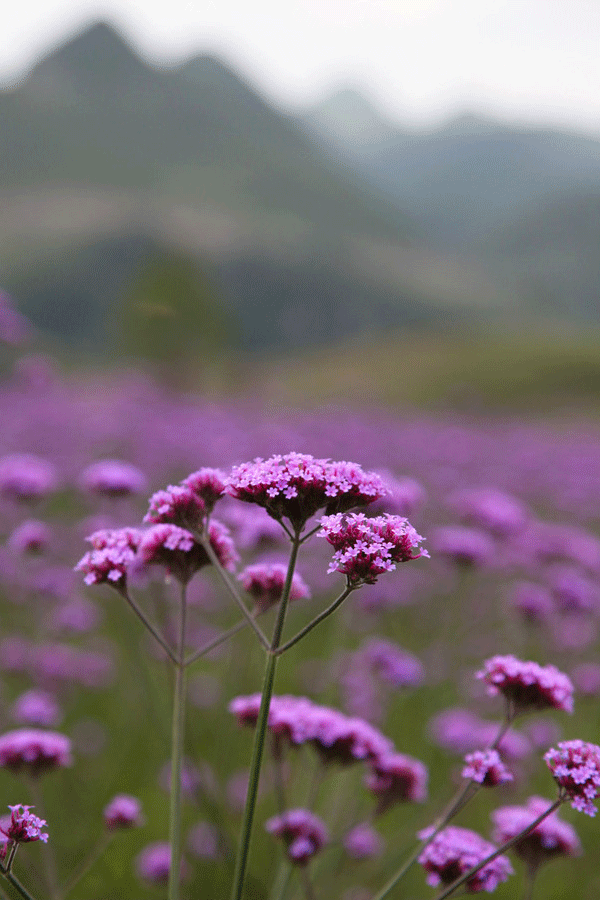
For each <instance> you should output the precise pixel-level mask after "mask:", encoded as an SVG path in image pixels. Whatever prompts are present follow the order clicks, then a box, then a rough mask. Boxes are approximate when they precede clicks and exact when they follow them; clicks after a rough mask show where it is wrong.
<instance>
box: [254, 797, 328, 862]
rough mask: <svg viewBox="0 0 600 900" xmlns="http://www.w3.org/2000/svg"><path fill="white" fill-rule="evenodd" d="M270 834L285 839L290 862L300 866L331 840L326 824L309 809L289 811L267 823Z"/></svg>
mask: <svg viewBox="0 0 600 900" xmlns="http://www.w3.org/2000/svg"><path fill="white" fill-rule="evenodd" d="M265 828H266V830H267V831H268V832H269V833H270V834H274V835H275V836H276V837H280V838H283V840H284V841H285V843H286V845H287V854H288V856H289V858H290V860H291V861H292V862H294V863H296V864H297V865H299V866H303V865H306V863H307V862H308V861H309V860H310V859H311V858H312V857H313V856H314V855H315V853H318V852H319V850H322V849H323V847H324V846H325V845H326V843H327V841H328V840H329V837H328V834H327V828H326V827H325V823H324V822H323V821H322V819H320V818H319V817H318V816H316V815H315V814H314V813H312V812H310V811H309V810H307V809H289V810H287V812H284V813H282V814H281V815H280V816H273V818H272V819H269V820H268V821H267V822H266V823H265Z"/></svg>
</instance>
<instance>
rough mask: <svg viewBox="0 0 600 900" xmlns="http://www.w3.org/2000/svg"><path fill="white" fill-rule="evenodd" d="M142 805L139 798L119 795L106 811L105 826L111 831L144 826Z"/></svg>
mask: <svg viewBox="0 0 600 900" xmlns="http://www.w3.org/2000/svg"><path fill="white" fill-rule="evenodd" d="M143 821H144V818H143V816H142V805H141V803H140V801H139V800H138V798H137V797H131V796H130V795H129V794H117V796H116V797H113V799H112V800H111V801H110V803H109V804H108V806H106V807H105V809H104V824H105V825H106V827H107V828H108V830H109V831H117V830H118V829H120V828H134V827H137V826H139V825H142V824H143Z"/></svg>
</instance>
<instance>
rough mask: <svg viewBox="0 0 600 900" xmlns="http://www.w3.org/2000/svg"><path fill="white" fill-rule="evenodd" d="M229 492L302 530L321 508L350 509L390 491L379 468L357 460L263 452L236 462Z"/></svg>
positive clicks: (337, 510) (228, 480)
mask: <svg viewBox="0 0 600 900" xmlns="http://www.w3.org/2000/svg"><path fill="white" fill-rule="evenodd" d="M225 483H226V491H227V493H228V494H231V496H232V497H235V498H237V499H238V500H244V501H246V502H248V503H256V504H258V505H259V506H262V507H264V508H265V509H266V510H267V512H268V513H269V515H271V516H272V517H273V518H274V519H278V520H281V519H288V520H289V522H290V524H291V525H292V528H294V529H298V530H301V529H302V528H303V527H304V525H305V524H306V522H307V521H308V519H310V518H311V516H314V515H315V513H316V512H318V511H319V510H320V509H324V510H325V512H326V513H337V512H345V511H346V510H348V509H352V508H353V507H355V506H365V505H366V504H368V503H371V502H372V501H373V500H378V499H380V498H382V497H384V496H386V495H387V494H388V490H387V488H386V487H385V485H384V483H383V481H382V480H381V478H380V477H379V475H377V474H376V473H375V472H364V471H363V469H362V468H361V467H360V466H359V465H357V464H356V463H351V462H332V461H331V460H329V459H315V458H314V457H313V456H310V455H309V454H306V453H287V454H285V456H280V455H276V456H271V457H270V458H269V459H266V460H265V459H262V458H260V457H257V458H256V459H255V460H254V461H253V462H246V463H242V464H241V465H239V466H235V467H234V468H233V470H232V471H231V473H230V475H229V476H228V477H227V478H226V479H225Z"/></svg>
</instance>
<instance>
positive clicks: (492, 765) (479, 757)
mask: <svg viewBox="0 0 600 900" xmlns="http://www.w3.org/2000/svg"><path fill="white" fill-rule="evenodd" d="M465 763H466V765H465V767H464V768H463V770H462V772H461V775H462V777H463V778H470V779H471V780H472V781H476V782H478V784H482V785H483V786H484V787H496V785H498V784H504V783H505V782H507V781H512V780H513V776H512V773H511V772H509V771H508V769H507V768H506V766H505V765H504V763H503V762H502V760H501V759H500V755H499V754H498V751H497V750H475V752H474V753H468V754H467V755H466V756H465Z"/></svg>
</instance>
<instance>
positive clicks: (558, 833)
mask: <svg viewBox="0 0 600 900" xmlns="http://www.w3.org/2000/svg"><path fill="white" fill-rule="evenodd" d="M551 806H552V801H551V800H546V799H544V797H529V799H528V800H527V801H526V803H525V805H524V806H501V807H500V808H499V809H496V810H494V812H493V813H492V822H493V823H494V833H493V835H492V837H493V839H494V840H495V841H496V842H497V843H499V844H505V843H506V842H507V841H511V840H512V839H513V838H515V837H517V835H519V834H521V832H522V831H525V829H526V828H527V827H528V826H529V825H531V823H532V822H535V820H536V819H537V818H538V817H539V816H541V815H542V813H544V812H545V811H546V810H547V809H549V808H550V807H551ZM513 850H514V852H515V853H516V854H517V856H520V857H521V859H524V860H525V861H526V862H527V864H528V865H529V866H531V867H532V868H537V867H538V866H539V865H541V864H542V863H544V862H547V861H549V860H551V859H554V857H556V856H578V855H579V854H580V853H581V844H580V842H579V838H578V837H577V832H576V831H575V829H574V828H573V826H572V825H569V823H568V822H563V821H561V819H559V818H558V813H557V811H556V810H555V811H554V812H552V813H550V815H548V816H546V818H545V819H543V820H542V821H541V822H540V823H539V824H538V825H536V827H535V828H534V829H533V831H530V832H529V834H526V835H525V836H524V837H522V838H521V839H520V840H518V841H517V842H516V843H515V844H514V845H513Z"/></svg>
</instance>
